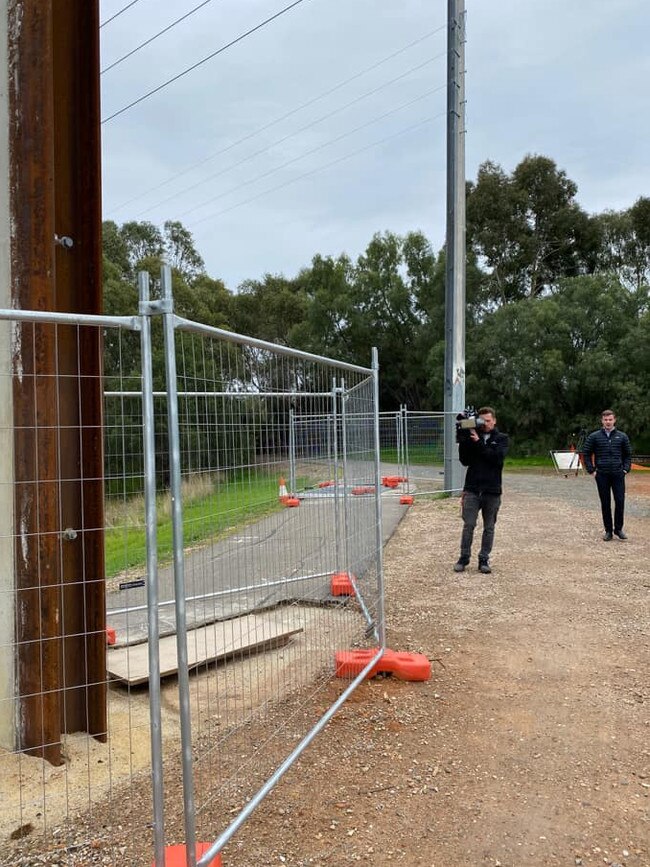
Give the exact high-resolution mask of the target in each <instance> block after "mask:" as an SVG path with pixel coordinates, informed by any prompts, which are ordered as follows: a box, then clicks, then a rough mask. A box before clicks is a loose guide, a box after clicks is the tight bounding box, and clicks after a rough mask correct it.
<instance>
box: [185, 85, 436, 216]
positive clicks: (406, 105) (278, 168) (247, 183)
mask: <svg viewBox="0 0 650 867" xmlns="http://www.w3.org/2000/svg"><path fill="white" fill-rule="evenodd" d="M446 87H447V85H446V83H445V84H441V85H439V86H438V87H433V88H431V89H430V90H427V91H425V93H422V94H420V96H416V97H415V98H414V99H411V100H409V101H408V102H405V103H402V104H401V105H398V106H396V107H395V108H391V109H389V110H388V111H385V112H384V113H383V114H380V115H378V116H377V117H374V118H372V120H368V121H366V122H365V123H362V124H360V125H359V126H356V127H354V129H351V130H347V132H344V133H341V134H340V135H337V136H335V137H334V138H333V139H330V140H329V141H326V142H323V143H322V144H319V145H317V146H316V147H314V148H311V150H308V151H306V152H305V153H304V154H301V155H300V156H297V157H293V158H292V159H290V160H287V161H286V162H284V163H282V164H281V165H279V166H276V167H275V168H274V169H269V171H267V172H263V173H262V174H261V175H256V176H255V177H254V178H250V179H249V180H248V181H244V183H242V184H237V185H236V186H234V187H231V189H229V190H226V191H225V192H223V193H219V195H217V196H211V197H210V198H209V199H206V200H205V201H203V202H201V203H200V204H198V205H194V207H192V208H189V209H188V210H187V211H183V212H182V213H181V214H179V219H180V218H182V217H186V216H187V215H188V214H192V213H194V211H198V210H199V209H200V208H204V207H205V206H206V205H209V204H211V203H212V202H216V201H217V200H218V199H223V198H224V197H225V196H229V195H230V194H231V193H235V192H237V191H238V190H241V189H243V188H244V187H249V186H250V185H251V184H254V183H257V181H261V180H263V179H264V178H268V177H269V175H273V174H275V173H276V172H279V171H281V170H282V169H286V168H287V167H288V166H291V165H293V164H294V163H297V162H298V161H299V160H303V159H305V157H309V156H312V154H315V153H318V151H322V150H323V149H324V148H326V147H329V146H330V145H333V144H336V143H337V142H340V141H342V140H343V139H345V138H349V137H350V136H351V135H354V134H355V133H357V132H360V131H361V130H362V129H366V127H369V126H372V125H373V124H375V123H379V121H380V120H385V118H387V117H390V115H392V114H396V113H397V112H398V111H402V110H403V109H405V108H409V107H410V106H412V105H415V103H416V102H420V100H422V99H425V98H426V97H428V96H431V94H433V93H436V92H438V91H440V90H444V89H445V88H446ZM199 222H201V221H199Z"/></svg>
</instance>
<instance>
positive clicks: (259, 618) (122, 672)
mask: <svg viewBox="0 0 650 867" xmlns="http://www.w3.org/2000/svg"><path fill="white" fill-rule="evenodd" d="M299 632H302V628H301V627H297V626H296V624H295V622H294V623H287V622H286V620H285V621H284V622H283V621H282V618H281V617H278V615H277V614H275V615H273V614H268V613H267V614H249V615H247V616H246V617H236V618H234V619H233V620H224V621H221V622H219V623H210V624H209V625H208V626H202V627H200V628H199V629H193V630H191V631H190V632H188V634H187V657H188V667H189V668H190V669H192V668H196V667H197V666H199V665H203V664H206V663H210V662H218V661H219V660H221V659H226V658H227V657H230V656H235V655H237V656H241V655H242V654H248V653H255V652H257V651H259V650H264V649H267V648H270V647H277V645H278V644H282V643H284V642H286V641H288V640H289V639H290V638H291V636H292V635H296V634H297V633H299ZM159 647H160V676H161V677H168V676H169V675H172V674H176V672H177V671H178V654H177V649H176V636H175V635H168V636H166V637H165V638H161V639H160V642H159ZM106 668H107V670H108V674H109V675H110V676H111V677H113V678H115V679H116V680H121V681H124V682H125V683H128V684H130V685H132V686H137V685H138V684H141V683H146V682H147V681H148V680H149V645H148V644H147V643H146V642H145V643H143V644H136V645H131V646H130V647H119V648H116V649H115V650H109V651H108V653H107V660H106Z"/></svg>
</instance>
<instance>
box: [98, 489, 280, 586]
mask: <svg viewBox="0 0 650 867" xmlns="http://www.w3.org/2000/svg"><path fill="white" fill-rule="evenodd" d="M242 481H244V482H245V487H244V489H242ZM244 491H245V493H244ZM167 500H168V495H161V496H160V497H159V504H158V508H157V510H156V513H157V515H158V523H157V526H156V534H157V541H158V560H159V562H160V563H164V562H166V561H169V560H171V557H172V552H173V545H172V543H173V538H172V521H171V513H170V509H169V507H168V503H167ZM280 508H282V506H281V505H280V504H279V503H278V483H277V478H276V477H275V476H273V477H270V476H269V477H264V476H257V477H250V478H249V477H247V478H246V479H242V478H233V479H232V480H231V481H229V482H223V481H220V480H219V479H215V481H214V483H213V489H212V490H211V491H210V492H209V493H208V494H203V495H202V496H192V492H191V491H188V493H187V495H186V496H185V497H184V506H183V542H184V544H185V545H187V546H189V545H196V544H198V543H200V542H205V541H207V540H209V541H210V542H216V541H218V540H219V539H222V538H224V537H225V536H228V535H230V534H231V533H233V532H235V531H237V530H240V529H241V528H242V527H244V526H246V525H247V524H249V523H251V522H252V521H254V520H259V519H260V518H262V517H264V516H265V515H269V514H271V513H273V512H276V511H277V510H278V509H280ZM113 510H114V511H117V510H115V507H113ZM127 511H128V514H125V516H124V517H123V518H122V519H120V513H119V511H117V516H118V520H117V521H116V522H115V523H114V525H113V526H112V527H111V528H110V529H109V530H107V532H106V535H105V562H106V576H107V577H108V578H111V577H112V576H114V575H117V574H119V573H120V572H122V571H124V570H126V569H134V568H144V566H145V562H146V547H145V528H144V525H143V517H144V505H143V502H142V498H138V499H137V500H136V501H135V502H134V503H130V504H129V505H128V510H127Z"/></svg>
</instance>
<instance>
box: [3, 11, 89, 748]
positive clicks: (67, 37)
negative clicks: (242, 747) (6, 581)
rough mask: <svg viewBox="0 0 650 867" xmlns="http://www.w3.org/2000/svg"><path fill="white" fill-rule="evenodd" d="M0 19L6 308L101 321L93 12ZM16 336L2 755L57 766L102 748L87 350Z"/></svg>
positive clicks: (44, 337)
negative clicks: (12, 680)
mask: <svg viewBox="0 0 650 867" xmlns="http://www.w3.org/2000/svg"><path fill="white" fill-rule="evenodd" d="M5 9H6V14H7V19H8V35H9V39H8V41H9V72H10V75H9V82H10V93H9V100H10V130H9V149H10V198H11V216H12V221H13V227H14V231H13V235H12V241H11V272H12V301H13V304H14V306H16V307H21V308H24V309H33V310H39V309H42V310H57V311H74V312H100V311H101V305H102V299H101V216H100V213H101V204H100V157H99V62H98V57H99V49H98V46H99V21H98V2H97V0H5ZM55 236H59V237H61V236H67V237H69V238H71V239H72V242H73V246H72V247H71V248H69V249H68V248H66V247H62V246H59V245H57V244H55ZM19 333H20V339H19V341H18V342H17V343H16V350H15V355H14V371H17V370H19V369H20V370H21V376H16V377H14V394H13V397H14V419H15V426H16V434H15V515H16V590H17V593H16V603H17V604H16V640H17V642H18V664H17V678H18V692H19V696H20V707H19V714H18V719H19V723H18V725H19V732H18V737H17V746H18V747H19V748H20V749H24V750H28V751H30V752H34V753H35V754H38V755H42V756H43V757H44V758H46V759H47V760H48V761H50V762H52V763H54V764H57V763H59V762H60V761H61V734H62V732H69V731H78V730H82V731H88V732H89V733H91V734H93V735H95V736H97V737H100V738H103V737H105V733H106V700H105V698H106V695H105V685H104V683H105V605H104V552H103V533H102V529H101V528H102V527H103V492H102V475H103V468H102V461H103V458H102V443H101V440H102V437H101V408H102V394H101V346H100V343H99V341H100V336H99V334H97V332H96V331H93V330H91V329H85V330H84V329H77V328H76V327H72V326H71V327H69V328H68V327H58V328H57V329H55V327H54V326H32V325H25V326H23V327H22V328H20V329H19ZM68 529H69V530H72V531H74V532H72V533H67V534H66V536H67V537H68V538H67V540H66V539H65V538H64V531H65V530H68Z"/></svg>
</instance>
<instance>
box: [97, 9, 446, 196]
mask: <svg viewBox="0 0 650 867" xmlns="http://www.w3.org/2000/svg"><path fill="white" fill-rule="evenodd" d="M446 26H447V25H446V24H443V25H442V26H441V27H436V28H435V30H430V31H429V32H428V33H425V34H424V35H422V36H420V37H419V38H418V39H415V40H413V42H409V43H408V44H407V45H404V46H402V48H399V49H398V50H397V51H393V52H392V54H388V55H386V57H382V59H381V60H378V61H376V62H375V63H372V64H371V65H370V66H366V67H364V68H363V69H361V70H359V72H355V73H354V75H351V76H350V77H349V78H346V79H344V80H343V81H340V82H339V83H338V84H335V85H334V86H333V87H330V88H329V89H328V90H324V91H323V92H322V93H319V94H318V95H317V96H314V97H312V98H311V99H309V100H307V102H303V103H301V104H300V105H298V106H296V107H295V108H292V109H291V110H290V111H288V112H286V113H285V114H282V115H280V116H279V117H276V118H274V120H271V121H269V122H268V123H266V124H264V125H263V126H260V127H257V129H254V130H253V131H252V132H249V133H247V134H246V135H245V136H242V138H239V139H237V141H234V142H232V143H231V144H229V145H226V147H224V148H221V149H220V150H218V151H215V152H214V153H212V154H210V155H209V156H207V157H204V158H203V159H201V160H198V161H197V162H195V163H192V164H191V165H189V166H187V167H186V168H184V169H182V170H181V171H180V172H176V173H175V174H173V175H170V176H169V177H168V178H166V179H165V180H164V181H161V182H160V183H159V184H155V185H154V186H153V187H149V189H147V190H145V191H144V192H143V193H139V194H138V195H137V196H133V197H132V198H130V199H127V201H125V202H122V203H121V204H119V205H117V207H115V208H113V209H112V213H114V212H115V211H121V210H123V209H124V208H126V207H128V206H129V205H131V204H133V202H137V201H139V200H140V199H143V198H144V197H145V196H148V195H149V194H150V193H155V192H156V190H159V189H161V188H162V187H165V186H167V184H170V183H171V182H172V181H175V180H177V179H178V178H182V177H183V176H184V175H187V174H189V173H190V172H192V171H194V169H198V168H200V166H203V165H205V164H206V163H208V162H211V160H214V159H216V158H217V157H218V156H221V155H222V154H225V153H227V152H228V151H230V150H232V149H233V148H235V147H238V146H239V145H240V144H243V143H244V142H247V141H249V140H250V139H252V138H254V137H255V136H257V135H259V134H260V133H262V132H265V131H266V130H267V129H271V127H274V126H276V125H277V124H279V123H281V122H282V121H283V120H287V118H290V117H292V116H293V115H294V114H298V112H300V111H303V109H305V108H309V106H312V105H314V104H315V103H317V102H320V101H321V100H323V99H325V98H326V97H328V96H331V95H332V94H333V93H336V91H337V90H341V89H342V88H343V87H345V86H346V85H348V84H351V83H352V82H353V81H356V80H357V79H359V78H362V77H363V76H364V75H367V74H368V73H369V72H372V71H373V70H375V69H378V68H379V67H380V66H383V64H384V63H388V61H389V60H392V59H393V58H394V57H398V56H399V55H400V54H403V53H404V52H405V51H408V50H409V49H410V48H414V47H415V46H416V45H419V44H420V43H421V42H424V40H425V39H429V38H430V37H431V36H434V35H435V34H436V33H440V31H441V30H445V29H446Z"/></svg>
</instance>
